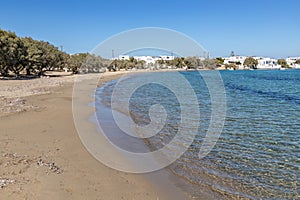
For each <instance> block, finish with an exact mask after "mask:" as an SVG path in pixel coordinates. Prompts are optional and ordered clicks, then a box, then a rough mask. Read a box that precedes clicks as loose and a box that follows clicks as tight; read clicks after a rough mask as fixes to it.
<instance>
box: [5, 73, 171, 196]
mask: <svg viewBox="0 0 300 200" xmlns="http://www.w3.org/2000/svg"><path fill="white" fill-rule="evenodd" d="M125 73H126V72H125ZM125 73H122V72H121V73H105V74H87V75H80V76H81V77H83V79H84V80H83V81H87V80H90V77H89V78H87V77H86V76H92V77H93V76H94V77H93V78H96V77H98V76H102V79H101V80H102V81H103V82H105V81H109V80H112V79H115V78H117V77H116V75H117V76H120V74H122V75H123V74H125ZM84 77H86V79H85V78H84ZM64 78H65V77H64ZM64 78H62V79H64ZM57 80H58V83H56V84H54V85H50V86H49V85H47V86H46V87H45V86H43V85H41V88H44V89H41V88H40V89H41V90H40V91H39V93H37V94H34V93H30V92H28V93H26V90H24V88H22V87H24V84H25V85H26V83H23V81H19V80H16V81H10V82H6V81H7V80H5V81H0V85H1V88H2V89H3V88H4V86H3V85H7V88H10V87H12V88H13V89H14V90H12V91H11V94H15V96H13V95H12V96H9V93H8V94H7V93H5V92H2V94H1V95H7V96H4V97H3V98H7V97H10V98H9V99H10V101H11V100H12V99H16V98H17V99H22V101H21V102H20V104H21V105H25V106H27V105H31V107H27V108H25V109H24V110H22V109H21V110H15V111H11V112H10V113H9V112H8V113H1V116H0V118H1V120H0V126H1V134H0V141H1V143H2V144H3V147H2V149H1V156H0V165H1V173H0V179H1V181H2V182H3V183H5V184H4V185H3V187H2V186H1V189H0V198H1V199H53V198H55V199H84V198H88V199H169V198H168V197H167V196H168V195H167V194H162V192H165V191H162V190H161V191H159V190H158V188H157V187H155V183H154V184H153V183H150V182H149V180H146V179H145V177H144V176H140V175H134V174H128V173H122V172H118V171H115V170H112V169H110V168H108V167H106V166H104V165H103V164H101V163H100V162H98V161H97V160H95V159H94V158H93V157H92V156H91V155H90V154H89V153H88V152H87V150H86V149H85V148H84V146H83V145H82V143H81V141H80V140H79V137H78V134H77V132H76V130H75V126H74V122H73V116H72V107H71V105H72V88H73V80H74V76H70V77H67V78H66V80H67V81H66V80H61V82H59V81H60V79H59V78H58V79H56V78H50V79H49V81H50V82H52V81H54V82H55V81H57ZM25 81H27V84H29V85H30V87H32V86H33V85H34V83H35V82H39V81H40V80H33V81H31V80H25ZM47 81H48V80H47ZM35 84H37V83H35ZM38 84H40V83H38ZM16 88H17V89H18V88H19V89H20V90H22V91H25V92H24V93H22V94H20V93H18V90H17V89H16ZM31 89H32V88H31ZM23 100H24V101H23ZM11 106H14V105H13V104H12V105H11ZM1 108H3V106H1ZM154 182H155V181H154Z"/></svg>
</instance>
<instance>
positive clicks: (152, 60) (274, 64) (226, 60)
mask: <svg viewBox="0 0 300 200" xmlns="http://www.w3.org/2000/svg"><path fill="white" fill-rule="evenodd" d="M131 57H132V58H134V59H136V60H137V61H144V62H145V64H146V65H147V66H153V65H154V64H156V63H157V62H158V61H171V60H174V59H175V58H176V56H173V55H160V56H147V55H144V56H129V55H119V56H118V57H117V58H112V59H114V60H115V59H117V60H123V61H124V60H129V59H130V58H131ZM249 57H252V58H254V59H255V60H257V62H258V64H257V66H256V69H281V68H283V67H284V66H282V65H280V64H279V63H278V60H277V59H274V58H270V57H259V56H235V55H232V56H229V57H221V60H223V63H221V64H220V66H219V68H220V69H221V68H225V66H226V69H230V65H235V66H236V68H234V69H249V67H247V66H244V62H245V60H246V59H247V58H249ZM197 59H200V60H205V59H209V58H204V57H197ZM211 59H220V58H211ZM283 60H285V61H286V63H287V64H288V66H289V67H290V68H296V69H300V63H299V61H300V56H299V57H288V58H285V59H283ZM297 61H298V62H297ZM228 66H229V67H228Z"/></svg>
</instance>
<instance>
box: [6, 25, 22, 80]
mask: <svg viewBox="0 0 300 200" xmlns="http://www.w3.org/2000/svg"><path fill="white" fill-rule="evenodd" d="M26 56H27V47H26V46H25V45H24V43H23V42H22V40H21V39H20V38H19V37H17V36H16V34H15V33H13V32H8V31H3V30H0V72H1V74H2V75H7V74H8V71H11V72H13V73H14V74H15V75H16V76H18V75H19V73H20V72H21V71H22V70H23V69H24V68H25V66H26V62H27V60H26Z"/></svg>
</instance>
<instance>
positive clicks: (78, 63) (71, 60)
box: [66, 53, 88, 74]
mask: <svg viewBox="0 0 300 200" xmlns="http://www.w3.org/2000/svg"><path fill="white" fill-rule="evenodd" d="M87 56H88V54H87V53H79V54H74V55H68V57H67V60H66V66H67V68H68V69H69V70H71V71H72V73H73V74H77V73H79V70H80V68H81V67H82V66H83V64H84V62H85V60H86V58H87Z"/></svg>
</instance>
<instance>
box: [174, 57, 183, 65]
mask: <svg viewBox="0 0 300 200" xmlns="http://www.w3.org/2000/svg"><path fill="white" fill-rule="evenodd" d="M173 64H174V65H175V66H176V67H178V68H183V67H184V66H185V62H184V58H183V57H181V58H178V57H177V58H174V60H173Z"/></svg>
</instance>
